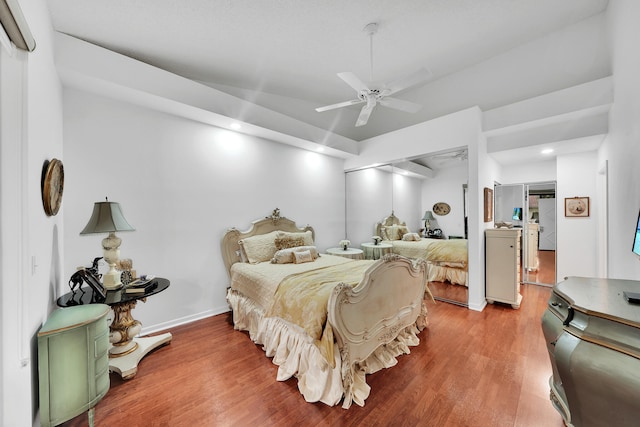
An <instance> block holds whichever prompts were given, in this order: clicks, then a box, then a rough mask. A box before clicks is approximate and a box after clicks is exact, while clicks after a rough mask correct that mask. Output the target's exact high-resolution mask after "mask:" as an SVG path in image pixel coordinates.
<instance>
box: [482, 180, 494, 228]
mask: <svg viewBox="0 0 640 427" xmlns="http://www.w3.org/2000/svg"><path fill="white" fill-rule="evenodd" d="M491 221H493V190H492V189H490V188H487V187H485V188H484V222H491Z"/></svg>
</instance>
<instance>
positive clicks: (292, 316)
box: [221, 210, 429, 409]
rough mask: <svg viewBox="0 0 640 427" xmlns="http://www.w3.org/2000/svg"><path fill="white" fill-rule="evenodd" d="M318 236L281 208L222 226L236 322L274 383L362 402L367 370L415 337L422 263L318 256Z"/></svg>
mask: <svg viewBox="0 0 640 427" xmlns="http://www.w3.org/2000/svg"><path fill="white" fill-rule="evenodd" d="M275 239H278V244H279V246H278V248H279V249H278V248H276V249H275V252H273V251H274V249H273V248H272V247H271V245H273V244H274V242H275ZM290 240H293V242H291V241H290ZM314 241H315V231H314V230H313V228H312V227H310V226H306V227H303V228H298V227H297V226H296V224H295V222H294V221H292V220H289V219H287V218H285V217H282V216H280V213H279V211H278V210H275V211H274V212H273V213H272V214H271V216H269V217H266V218H264V219H261V220H257V221H254V222H253V223H252V225H251V227H250V228H249V229H248V230H247V231H240V230H238V229H237V228H231V229H229V230H228V231H227V232H226V233H225V235H224V237H223V238H222V248H221V249H222V256H223V261H224V264H225V267H226V268H227V271H228V273H229V277H230V281H231V283H230V287H229V289H228V290H227V301H228V302H229V305H230V307H231V309H232V311H233V323H234V328H235V329H238V330H243V331H248V334H249V337H250V338H251V340H253V341H254V342H255V343H256V344H259V345H261V346H262V347H263V350H264V351H265V353H266V355H267V357H271V358H272V361H273V363H274V364H276V365H278V371H277V380H279V381H285V380H287V379H289V378H291V377H295V378H297V381H298V389H299V390H300V392H301V394H302V395H303V397H304V399H305V400H306V401H308V402H323V403H325V404H327V405H330V406H334V405H337V404H339V403H340V401H342V407H343V408H345V409H347V408H349V407H350V406H351V404H352V403H356V404H358V405H360V406H364V402H365V399H366V398H367V397H368V396H369V393H370V387H369V386H368V385H367V383H366V374H370V373H373V372H376V371H378V370H381V369H383V368H389V367H391V366H394V365H395V364H396V363H397V359H396V357H397V356H399V355H401V354H408V353H409V352H410V350H409V347H410V346H416V345H418V344H419V342H420V340H419V338H418V334H419V333H420V331H422V330H423V329H424V328H425V327H426V326H427V311H426V307H425V304H424V298H425V292H427V293H428V292H429V291H428V289H427V288H426V265H425V262H424V261H416V260H411V259H409V258H406V257H402V256H399V255H395V254H389V255H388V256H387V257H385V258H384V259H381V260H378V261H366V260H352V259H347V258H343V257H339V256H334V255H328V254H318V253H317V249H315V246H313V242H314ZM256 249H257V250H256ZM302 253H304V255H300V254H302ZM292 254H293V255H292ZM309 256H311V258H313V260H309V259H308V258H309ZM287 257H290V258H287ZM297 258H304V259H306V261H304V262H299V263H298V262H297V261H296V259H297ZM287 260H292V262H287ZM272 261H273V262H272ZM427 295H428V294H427ZM325 301H326V302H325Z"/></svg>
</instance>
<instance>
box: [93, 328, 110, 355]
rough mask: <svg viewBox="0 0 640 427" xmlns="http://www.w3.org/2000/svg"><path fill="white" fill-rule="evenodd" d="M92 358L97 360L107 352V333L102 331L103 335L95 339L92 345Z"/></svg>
mask: <svg viewBox="0 0 640 427" xmlns="http://www.w3.org/2000/svg"><path fill="white" fill-rule="evenodd" d="M94 349H95V351H94V356H95V357H96V359H97V358H99V357H102V356H103V355H104V354H105V353H107V352H108V351H109V334H108V331H104V333H103V334H102V335H100V336H98V337H96V339H95V345H94Z"/></svg>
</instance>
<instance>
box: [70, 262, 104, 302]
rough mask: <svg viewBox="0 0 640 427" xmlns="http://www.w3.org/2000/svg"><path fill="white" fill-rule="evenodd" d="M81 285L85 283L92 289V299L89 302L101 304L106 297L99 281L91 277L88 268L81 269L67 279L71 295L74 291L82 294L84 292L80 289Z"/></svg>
mask: <svg viewBox="0 0 640 427" xmlns="http://www.w3.org/2000/svg"><path fill="white" fill-rule="evenodd" d="M83 283H87V284H88V285H89V287H90V288H91V289H93V299H92V301H91V302H93V303H101V302H103V301H104V299H105V297H106V292H105V289H104V288H103V287H102V284H101V283H100V280H98V278H97V277H96V276H94V275H93V273H92V272H91V269H89V268H84V267H81V268H80V270H78V271H76V272H75V273H73V275H72V276H71V278H70V279H69V288H71V293H72V294H74V295H75V293H76V290H80V291H81V292H82V293H83V294H84V292H85V291H84V289H82V284H83Z"/></svg>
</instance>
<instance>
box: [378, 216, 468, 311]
mask: <svg viewBox="0 0 640 427" xmlns="http://www.w3.org/2000/svg"><path fill="white" fill-rule="evenodd" d="M375 234H376V235H377V236H381V237H382V239H383V240H382V242H384V243H387V244H390V245H392V249H391V251H392V252H393V253H396V254H398V255H402V256H405V257H407V258H411V259H424V260H425V261H426V262H427V276H428V282H429V283H428V286H429V289H430V290H431V293H432V294H433V295H434V298H436V299H439V300H441V301H445V302H451V303H455V304H459V305H466V302H467V298H468V292H467V287H468V283H469V277H468V276H469V275H468V256H467V254H468V250H467V239H463V238H454V239H447V238H437V239H436V238H429V237H424V235H423V234H422V235H421V233H419V232H415V231H411V230H410V229H409V227H407V224H406V222H405V221H402V220H400V219H399V218H398V217H396V216H395V215H394V214H393V213H391V214H390V215H388V216H387V217H385V218H384V219H382V220H381V221H380V222H378V223H376V227H375Z"/></svg>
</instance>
